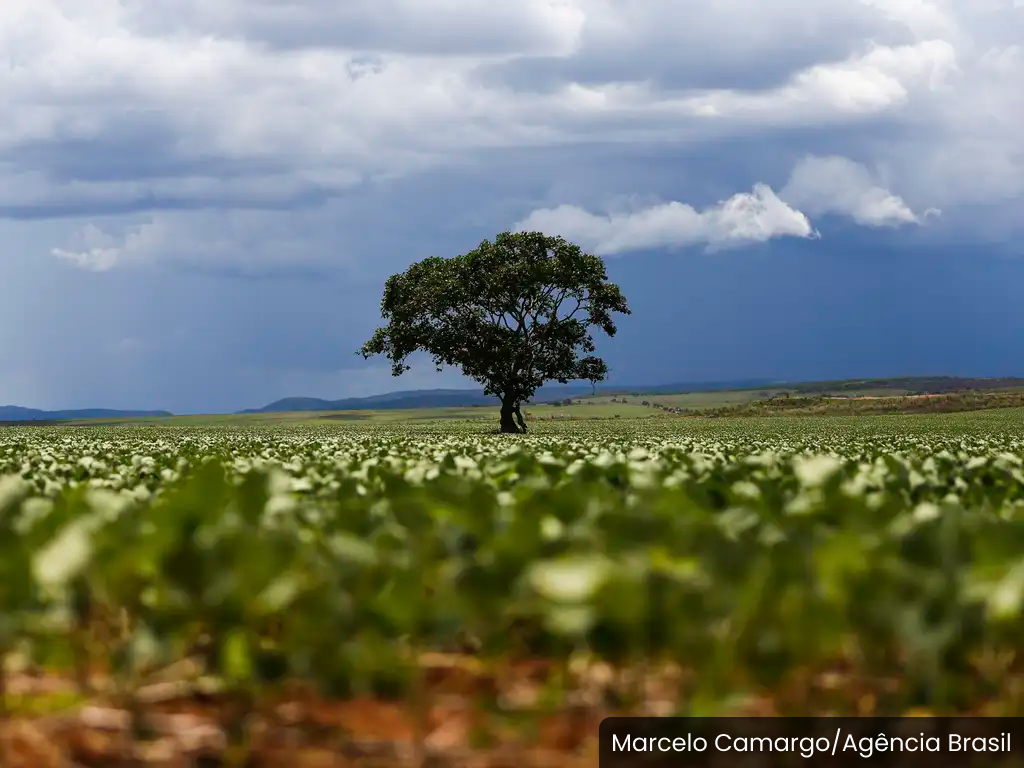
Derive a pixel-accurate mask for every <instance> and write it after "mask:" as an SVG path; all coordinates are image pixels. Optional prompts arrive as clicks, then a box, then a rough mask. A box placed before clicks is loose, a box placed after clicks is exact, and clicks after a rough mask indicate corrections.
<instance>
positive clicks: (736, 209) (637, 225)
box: [515, 184, 816, 256]
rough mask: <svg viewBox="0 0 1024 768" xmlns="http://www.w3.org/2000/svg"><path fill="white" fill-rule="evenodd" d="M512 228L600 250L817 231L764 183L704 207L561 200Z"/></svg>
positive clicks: (721, 243) (715, 244)
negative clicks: (617, 209) (607, 205)
mask: <svg viewBox="0 0 1024 768" xmlns="http://www.w3.org/2000/svg"><path fill="white" fill-rule="evenodd" d="M515 229H516V230H517V231H540V232H545V233H547V234H550V235H561V236H562V237H565V238H566V239H568V240H572V241H573V242H578V243H579V244H581V245H583V246H584V247H586V248H588V249H590V250H592V251H594V252H595V253H598V254H600V255H603V256H610V255H614V254H620V253H625V252H627V251H638V250H644V249H648V248H672V247H685V246H692V245H698V244H707V245H708V246H711V247H712V248H722V247H728V246H731V245H740V244H744V243H757V242H764V241H766V240H770V239H772V238H776V237H786V236H791V237H804V238H808V237H815V236H816V232H815V231H814V229H813V227H811V223H810V221H808V220H807V217H806V216H805V215H804V214H803V213H801V212H800V211H798V210H795V209H793V208H791V207H789V206H788V205H786V203H784V202H783V201H782V200H780V199H779V198H778V196H777V195H776V194H775V193H774V192H773V191H772V189H771V188H770V187H768V186H767V185H765V184H756V185H755V186H754V189H753V191H752V192H743V193H740V194H737V195H733V196H732V197H730V198H729V199H728V200H724V201H722V202H719V203H718V204H717V205H714V206H711V207H709V208H706V209H704V210H703V211H698V210H696V209H695V208H694V207H693V206H691V205H687V204H685V203H680V202H675V201H673V202H670V203H663V204H660V205H654V206H651V207H649V208H645V209H642V210H638V211H634V212H630V213H611V214H606V215H599V214H593V213H590V212H588V211H586V210H584V209H582V208H579V207H577V206H574V205H560V206H558V207H556V208H544V209H540V210H536V211H533V212H532V213H531V214H530V215H529V216H527V217H526V218H525V219H523V220H522V221H520V222H519V223H518V224H516V226H515Z"/></svg>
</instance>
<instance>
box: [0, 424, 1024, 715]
mask: <svg viewBox="0 0 1024 768" xmlns="http://www.w3.org/2000/svg"><path fill="white" fill-rule="evenodd" d="M907 424H908V423H906V422H904V423H899V422H893V421H884V420H882V421H877V422H874V423H873V425H872V426H871V427H870V428H866V427H861V426H855V425H851V424H848V423H842V422H835V423H831V422H827V421H825V420H822V421H820V422H817V423H816V425H815V426H813V427H807V426H806V425H805V426H804V427H801V428H800V429H796V428H794V427H792V426H786V425H781V426H778V427H775V426H773V427H772V428H771V430H769V429H768V428H767V427H765V426H764V425H758V424H755V423H752V422H751V423H742V422H735V423H732V424H728V425H721V426H718V425H716V426H715V428H714V429H711V428H704V427H700V426H697V427H693V426H685V427H684V426H681V425H679V424H674V423H672V422H666V423H658V424H654V423H651V422H639V421H638V422H633V423H624V422H620V423H617V424H615V425H614V426H610V425H600V424H594V425H576V426H575V427H570V426H566V427H558V428H556V427H552V431H550V432H548V433H546V434H539V435H532V434H531V435H529V436H515V437H513V438H508V437H499V436H492V435H481V434H478V433H474V432H473V431H472V430H473V428H474V427H473V426H461V427H460V426H459V425H456V424H448V425H446V424H442V425H434V426H430V427H421V428H412V427H388V428H369V427H367V428H347V427H342V426H330V427H301V428H298V427H297V428H290V429H277V430H273V431H271V430H259V429H249V430H242V429H228V428H225V429H214V428H181V429H172V428H149V429H136V428H130V427H124V428H105V429H81V428H52V429H51V428H45V429H20V430H19V429H12V430H6V431H4V432H2V433H0V476H2V479H0V654H3V656H4V657H5V658H6V659H7V661H8V669H10V668H13V666H12V665H13V664H14V663H15V662H16V661H17V662H18V663H32V664H34V665H39V666H42V667H46V668H49V669H58V670H63V671H65V672H66V673H67V674H68V675H73V674H76V673H77V674H78V675H79V677H83V676H84V675H85V673H84V672H83V670H84V668H86V667H88V666H89V665H91V664H94V663H97V661H102V663H103V664H104V665H105V666H106V667H107V668H109V669H110V670H111V672H112V673H113V675H114V678H115V679H116V680H117V681H118V685H119V688H118V690H120V691H121V692H122V693H124V694H125V695H130V693H131V691H132V690H134V689H135V688H136V687H137V686H138V685H139V684H140V682H141V681H143V680H144V679H146V676H147V675H149V674H150V673H152V672H153V671H154V670H159V669H162V668H165V667H167V666H168V665H170V664H172V663H173V662H175V661H176V660H180V659H182V658H185V657H198V658H201V659H202V660H203V663H204V664H205V666H206V670H205V671H206V673H207V674H209V675H211V676H213V677H215V678H216V679H218V680H219V681H220V682H221V683H222V684H224V685H227V686H228V687H229V688H232V689H236V690H239V691H246V692H248V693H249V694H254V693H258V692H259V691H263V690H267V689H270V688H273V687H274V686H276V685H279V684H280V683H281V682H282V681H284V680H287V679H302V680H306V681H310V682H311V683H313V684H315V685H316V686H317V687H318V688H319V689H320V690H321V692H322V693H323V694H324V695H328V696H331V697H335V698H346V697H353V696H358V695H373V696H377V697H385V698H387V697H407V696H412V695H414V694H415V692H416V690H417V686H418V685H419V683H420V681H419V679H418V676H419V674H420V671H419V668H418V665H417V663H416V662H415V660H416V659H417V658H418V655H417V654H418V653H420V652H423V651H429V650H433V651H445V652H453V653H454V652H464V651H466V649H472V653H473V654H475V655H476V656H477V657H478V658H479V659H481V660H482V661H483V663H485V664H488V663H492V662H493V663H497V662H500V661H502V660H507V659H510V658H516V659H525V658H545V659H549V660H551V661H553V662H554V663H556V665H559V668H561V669H563V670H565V671H566V675H567V677H566V678H565V679H563V681H562V682H563V684H564V685H565V686H566V689H565V690H563V691H562V694H559V695H568V688H571V683H570V682H567V681H568V679H569V677H571V675H569V672H568V670H570V669H574V668H575V666H574V665H575V664H576V662H577V660H579V659H588V660H590V661H591V662H593V661H602V662H606V663H607V664H608V665H610V667H612V668H615V669H637V668H640V669H648V670H658V669H675V670H677V671H681V672H679V674H678V675H677V678H675V679H677V683H676V684H675V689H674V692H673V694H672V696H671V697H670V698H671V704H672V708H673V709H674V710H675V711H677V712H680V713H690V714H709V713H721V712H724V711H728V710H729V709H730V708H731V707H735V706H736V704H737V702H739V701H742V700H744V697H748V698H749V697H763V696H766V695H767V696H770V697H774V698H775V699H777V702H776V706H777V708H778V709H779V711H782V712H786V711H789V712H794V713H798V714H807V713H808V712H809V711H811V710H815V711H829V712H836V713H855V712H857V711H858V707H863V698H864V696H869V697H871V698H872V701H873V702H874V703H873V705H872V707H873V711H877V712H885V713H894V712H895V713H898V712H903V711H905V710H906V709H908V708H911V707H915V706H925V707H929V708H932V709H934V710H936V711H943V712H978V711H986V712H989V713H994V712H998V713H1004V714H1020V713H1021V712H1022V711H1024V698H1022V695H1024V688H1022V687H1021V683H1020V682H1019V680H1018V677H1017V667H1018V662H1017V660H1016V655H1015V654H1016V650H1017V649H1018V648H1020V647H1022V643H1024V622H1022V615H1021V612H1022V608H1024V438H1021V437H1016V436H1015V430H1013V429H1010V430H1008V431H998V430H995V429H989V428H981V429H975V430H973V431H972V430H970V429H959V428H956V422H952V425H951V426H949V427H948V428H945V427H944V428H942V429H934V428H930V429H923V428H922V429H914V428H908V426H907ZM475 428H476V429H477V430H479V425H476V426H475ZM829 675H832V676H833V677H835V676H836V675H839V676H840V677H841V678H842V680H844V681H845V682H843V684H842V685H839V686H831V687H830V686H829V685H827V684H825V683H823V682H822V681H824V680H828V679H830V678H829V677H828V676H829ZM1021 679H1024V678H1021ZM611 695H612V694H611V693H609V696H611ZM615 695H616V696H619V697H620V699H619V700H618V701H617V702H616V703H614V706H616V707H629V706H632V705H633V704H636V703H637V701H639V700H640V699H642V698H643V696H644V694H643V692H642V691H640V690H634V691H632V693H629V695H627V696H626V699H622V697H621V691H620V692H619V693H616V694H615ZM633 695H635V698H636V701H633V700H632V699H630V698H629V697H630V696H633ZM631 702H632V703H631ZM609 706H612V703H609Z"/></svg>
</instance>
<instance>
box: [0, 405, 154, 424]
mask: <svg viewBox="0 0 1024 768" xmlns="http://www.w3.org/2000/svg"><path fill="white" fill-rule="evenodd" d="M173 415H174V414H172V413H170V412H169V411H117V410H111V409H108V408H83V409H80V410H72V411H41V410H39V409H37V408H22V407H21V406H19V405H0V422H4V421H7V422H13V421H64V420H67V419H129V418H152V417H155V416H173Z"/></svg>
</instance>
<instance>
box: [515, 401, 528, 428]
mask: <svg viewBox="0 0 1024 768" xmlns="http://www.w3.org/2000/svg"><path fill="white" fill-rule="evenodd" d="M513 413H515V415H516V421H518V422H519V429H520V430H522V432H523V434H524V435H525V434H526V422H525V421H523V412H522V411H520V410H519V403H516V407H515V408H514V409H513Z"/></svg>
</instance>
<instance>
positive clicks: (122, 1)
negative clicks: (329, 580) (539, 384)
mask: <svg viewBox="0 0 1024 768" xmlns="http://www.w3.org/2000/svg"><path fill="white" fill-rule="evenodd" d="M4 60H6V66H4V65H3V61H4ZM1022 84H1024V0H815V2H813V3H812V2H807V0H644V2H637V1H636V0H502V2H500V3H497V2H494V0H346V2H344V3H339V2H335V1H334V0H3V2H2V3H0V118H2V119H0V351H2V353H0V404H7V403H10V404H17V405H23V406H29V407H36V408H47V409H57V408H82V407H109V408H161V409H167V410H171V411H173V412H175V413H190V412H191V413H199V412H223V411H233V410H238V409H242V408H250V407H259V406H261V405H264V404H266V403H268V402H270V401H272V400H275V399H277V398H280V397H286V396H308V397H325V398H332V399H333V398H341V397H349V396H360V395H367V394H374V393H379V392H386V391H391V390H405V389H416V388H422V387H453V386H454V387H461V386H472V383H471V382H469V381H467V380H465V379H463V378H462V377H461V376H460V374H459V373H458V371H452V370H446V371H443V372H442V373H440V374H438V373H436V372H435V371H434V369H433V366H432V365H431V364H430V362H429V360H426V359H422V358H414V360H413V368H412V370H411V371H409V372H407V373H405V374H404V375H403V376H402V377H400V378H397V379H396V378H392V377H391V375H390V367H389V365H388V363H387V362H386V361H384V360H370V361H364V360H363V359H362V358H361V357H359V356H358V355H357V354H356V350H357V349H358V348H359V346H360V345H361V344H362V343H363V341H365V340H366V339H367V338H369V336H370V335H371V334H372V332H373V330H374V328H376V327H377V326H378V325H379V324H380V321H381V318H380V310H379V303H380V298H381V292H382V289H383V284H384V281H385V280H386V279H387V277H388V276H389V275H391V274H393V273H395V272H400V271H402V270H404V269H405V268H406V267H408V266H409V265H410V264H411V263H413V262H415V261H419V260H421V259H423V258H426V257H428V256H454V255H457V254H460V253H465V252H467V251H469V250H472V249H473V248H474V247H476V245H478V244H479V243H480V242H481V241H482V240H484V239H493V237H494V236H495V235H496V234H497V233H499V232H503V231H517V230H540V231H543V232H545V233H546V234H550V235H561V236H563V237H566V238H567V239H569V240H572V241H573V242H576V243H578V244H579V245H581V246H583V247H584V248H585V249H587V250H588V251H589V252H592V253H596V254H598V255H601V256H603V257H605V260H606V262H607V265H608V271H609V275H610V277H611V279H612V280H614V281H615V282H617V283H618V284H619V285H620V286H621V287H622V290H623V292H624V293H625V295H626V297H627V299H628V300H629V303H630V306H631V308H632V310H633V314H632V315H631V316H629V317H625V318H621V319H620V321H619V333H618V334H617V335H616V336H615V337H614V338H612V339H608V338H606V337H599V338H598V340H597V342H598V354H600V355H601V356H602V357H604V359H605V360H606V361H607V362H608V364H609V366H610V368H611V372H610V375H609V382H610V383H616V384H623V385H626V384H631V385H632V384H636V385H642V384H663V383H673V382H701V381H719V380H730V379H745V378H769V379H789V380H797V379H803V380H807V379H823V378H840V377H859V376H887V375H893V376H895V375H912V374H929V375H933V374H951V375H975V376H1001V375H1024V354H1021V352H1022V345H1021V343H1020V341H1021V340H1022V339H1024V311H1022V310H1021V302H1020V296H1021V295H1022V293H1024V247H1022V246H1021V242H1022V235H1024V216H1022V215H1021V214H1022V213H1024V128H1022V127H1024V86H1022Z"/></svg>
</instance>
